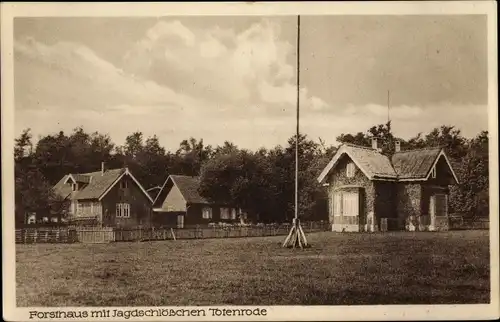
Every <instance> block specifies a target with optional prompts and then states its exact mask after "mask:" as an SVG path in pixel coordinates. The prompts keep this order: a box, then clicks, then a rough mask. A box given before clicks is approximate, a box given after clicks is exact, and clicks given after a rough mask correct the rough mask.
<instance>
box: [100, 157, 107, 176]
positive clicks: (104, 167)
mask: <svg viewBox="0 0 500 322" xmlns="http://www.w3.org/2000/svg"><path fill="white" fill-rule="evenodd" d="M105 171H106V163H104V161H103V162H101V175H102V176H103V175H104V172H105Z"/></svg>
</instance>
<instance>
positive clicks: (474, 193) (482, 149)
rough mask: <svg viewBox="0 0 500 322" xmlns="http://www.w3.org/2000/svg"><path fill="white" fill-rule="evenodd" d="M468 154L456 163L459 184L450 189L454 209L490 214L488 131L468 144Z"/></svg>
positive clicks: (467, 213) (462, 211)
mask: <svg viewBox="0 0 500 322" xmlns="http://www.w3.org/2000/svg"><path fill="white" fill-rule="evenodd" d="M466 150H467V152H466V155H465V156H464V157H463V158H462V159H461V162H460V163H457V164H456V165H457V166H456V174H457V176H458V179H459V184H458V185H456V186H452V187H451V189H450V195H451V196H450V203H451V205H450V206H451V208H452V210H453V211H457V212H461V213H463V214H465V215H466V216H469V217H476V216H483V217H487V216H488V215H489V168H488V166H489V151H488V132H486V131H482V132H481V133H479V134H478V135H477V136H476V137H475V138H473V139H471V140H470V141H469V142H468V144H467V149H466Z"/></svg>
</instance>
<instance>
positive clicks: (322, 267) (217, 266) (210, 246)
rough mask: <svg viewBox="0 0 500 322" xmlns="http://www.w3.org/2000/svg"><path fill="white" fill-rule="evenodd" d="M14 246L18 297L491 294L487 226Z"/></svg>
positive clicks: (435, 298) (419, 298)
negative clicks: (295, 245)
mask: <svg viewBox="0 0 500 322" xmlns="http://www.w3.org/2000/svg"><path fill="white" fill-rule="evenodd" d="M308 239H309V241H310V243H311V245H312V247H310V248H308V249H304V250H300V249H284V248H282V247H281V243H282V242H283V240H284V236H276V237H251V238H226V239H205V240H177V241H173V240H168V241H155V242H129V243H127V242H121V243H109V244H34V245H23V244H20V245H16V282H17V288H16V298H17V305H18V306H172V305H224V304H225V305H252V304H261V305H262V304H268V305H372V304H465V303H489V298H490V269H489V235H488V231H450V232H435V233H431V232H389V233H373V234H349V233H332V232H321V233H311V234H308Z"/></svg>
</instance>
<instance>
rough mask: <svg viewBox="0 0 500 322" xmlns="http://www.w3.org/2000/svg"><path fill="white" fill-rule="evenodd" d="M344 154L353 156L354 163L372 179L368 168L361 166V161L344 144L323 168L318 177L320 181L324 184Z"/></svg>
mask: <svg viewBox="0 0 500 322" xmlns="http://www.w3.org/2000/svg"><path fill="white" fill-rule="evenodd" d="M344 154H346V155H347V156H349V158H351V160H352V161H353V162H354V164H356V166H357V167H358V168H359V169H360V170H361V172H363V174H364V175H365V176H366V177H367V178H368V179H370V180H372V179H373V175H372V174H371V173H370V172H368V171H367V170H366V169H364V168H363V167H362V166H360V164H359V162H358V161H357V160H356V159H355V158H353V156H352V155H351V154H350V153H349V151H348V150H347V149H346V146H345V145H343V146H341V147H340V148H339V149H338V150H337V152H336V153H335V155H334V156H333V158H332V160H330V162H329V163H328V164H327V165H326V167H325V168H324V169H323V171H322V172H321V174H320V175H319V177H318V179H317V180H318V182H319V183H321V184H323V183H325V179H326V177H327V176H328V174H329V173H330V171H331V170H332V169H333V168H335V166H336V165H337V163H338V162H339V160H340V157H341V156H343V155H344Z"/></svg>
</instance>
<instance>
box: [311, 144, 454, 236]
mask: <svg viewBox="0 0 500 322" xmlns="http://www.w3.org/2000/svg"><path fill="white" fill-rule="evenodd" d="M318 181H319V182H320V183H321V184H323V185H324V186H326V187H327V190H328V205H329V206H328V212H329V221H330V223H331V225H332V231H356V232H359V231H377V230H384V231H385V230H399V229H407V230H429V231H432V230H447V229H448V196H449V188H448V187H449V185H453V184H457V183H458V179H457V176H456V174H455V172H454V171H453V167H452V165H451V163H450V161H449V159H448V157H447V155H446V153H445V152H444V150H443V149H442V148H439V147H437V148H434V147H433V148H425V149H418V150H409V151H401V149H400V143H399V142H396V146H395V152H394V154H393V155H391V156H388V155H384V154H382V152H381V150H380V149H378V147H377V139H376V138H374V139H373V140H372V147H364V146H357V145H352V144H343V145H342V146H341V147H340V148H339V149H338V151H337V152H336V154H335V155H334V156H333V158H332V160H331V161H330V162H329V163H328V165H327V166H326V167H325V169H324V170H323V171H322V173H321V174H320V176H319V177H318Z"/></svg>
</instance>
